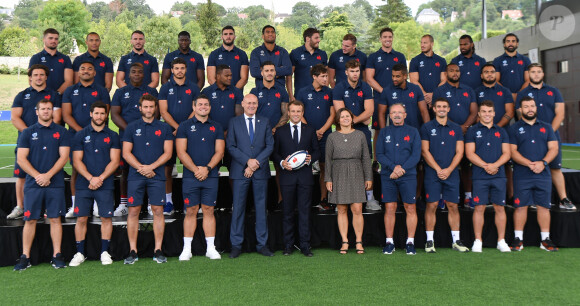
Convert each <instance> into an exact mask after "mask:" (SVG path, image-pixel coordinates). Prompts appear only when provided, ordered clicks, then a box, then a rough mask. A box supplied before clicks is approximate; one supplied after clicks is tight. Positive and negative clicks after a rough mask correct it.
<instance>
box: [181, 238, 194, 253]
mask: <svg viewBox="0 0 580 306" xmlns="http://www.w3.org/2000/svg"><path fill="white" fill-rule="evenodd" d="M192 241H193V237H183V249H184V250H191V242H192Z"/></svg>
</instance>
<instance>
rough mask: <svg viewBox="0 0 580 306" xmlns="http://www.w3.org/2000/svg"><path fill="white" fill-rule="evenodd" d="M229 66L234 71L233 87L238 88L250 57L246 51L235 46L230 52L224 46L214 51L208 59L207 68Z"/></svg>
mask: <svg viewBox="0 0 580 306" xmlns="http://www.w3.org/2000/svg"><path fill="white" fill-rule="evenodd" d="M222 64H223V65H228V66H230V70H231V71H232V85H233V86H236V84H237V83H238V81H239V80H240V79H241V78H242V76H241V71H242V66H249V65H250V62H249V61H248V55H247V54H246V51H244V50H242V49H240V48H238V47H236V46H234V48H233V49H232V51H228V50H226V49H225V48H224V46H223V45H222V46H221V47H219V48H217V49H215V50H213V51H212V52H211V53H210V54H209V58H208V59H207V66H208V67H209V66H215V67H217V66H218V65H222Z"/></svg>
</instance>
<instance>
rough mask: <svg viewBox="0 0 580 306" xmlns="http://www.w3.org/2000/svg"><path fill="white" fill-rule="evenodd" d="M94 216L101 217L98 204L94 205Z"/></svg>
mask: <svg viewBox="0 0 580 306" xmlns="http://www.w3.org/2000/svg"><path fill="white" fill-rule="evenodd" d="M93 216H95V217H98V216H99V206H97V203H93Z"/></svg>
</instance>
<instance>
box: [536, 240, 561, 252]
mask: <svg viewBox="0 0 580 306" xmlns="http://www.w3.org/2000/svg"><path fill="white" fill-rule="evenodd" d="M540 249H542V250H546V251H548V252H557V251H558V248H557V247H556V245H555V244H554V242H552V240H551V239H550V238H546V239H544V240H542V242H541V244H540Z"/></svg>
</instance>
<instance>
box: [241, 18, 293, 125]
mask: <svg viewBox="0 0 580 306" xmlns="http://www.w3.org/2000/svg"><path fill="white" fill-rule="evenodd" d="M262 39H263V40H264V43H263V44H262V45H261V46H259V47H256V49H254V50H252V53H251V54H250V74H251V75H252V77H254V78H255V79H256V87H259V86H260V83H262V78H263V76H262V64H263V63H264V62H271V63H273V64H274V67H275V68H276V76H275V77H276V84H277V85H280V86H285V84H286V78H287V77H288V78H291V77H292V62H291V61H290V56H289V55H288V51H286V49H284V48H282V47H280V46H278V45H276V29H275V28H274V27H273V26H271V25H266V26H264V27H263V28H262ZM287 90H288V91H290V90H292V88H291V87H290V88H287ZM271 123H272V124H274V123H275V122H271Z"/></svg>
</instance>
